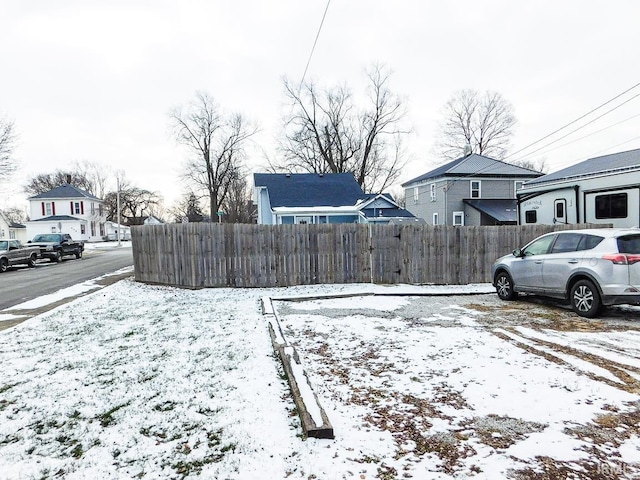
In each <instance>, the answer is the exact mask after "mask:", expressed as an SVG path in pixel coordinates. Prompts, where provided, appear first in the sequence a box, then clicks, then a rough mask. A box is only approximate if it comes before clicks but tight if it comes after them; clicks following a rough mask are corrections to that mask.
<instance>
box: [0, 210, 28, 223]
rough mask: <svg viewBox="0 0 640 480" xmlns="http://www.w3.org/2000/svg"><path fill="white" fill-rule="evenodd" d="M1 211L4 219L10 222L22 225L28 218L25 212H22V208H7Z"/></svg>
mask: <svg viewBox="0 0 640 480" xmlns="http://www.w3.org/2000/svg"><path fill="white" fill-rule="evenodd" d="M1 211H2V213H3V214H4V216H5V218H6V219H7V220H9V221H10V222H14V223H24V222H25V221H26V220H28V219H29V217H28V216H27V212H26V211H25V210H24V208H20V207H8V208H5V209H4V210H1Z"/></svg>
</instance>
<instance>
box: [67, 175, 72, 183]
mask: <svg viewBox="0 0 640 480" xmlns="http://www.w3.org/2000/svg"><path fill="white" fill-rule="evenodd" d="M67 184H68V185H71V174H69V173H67Z"/></svg>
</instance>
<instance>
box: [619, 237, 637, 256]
mask: <svg viewBox="0 0 640 480" xmlns="http://www.w3.org/2000/svg"><path fill="white" fill-rule="evenodd" d="M618 252H620V253H635V254H640V235H625V236H624V237H618Z"/></svg>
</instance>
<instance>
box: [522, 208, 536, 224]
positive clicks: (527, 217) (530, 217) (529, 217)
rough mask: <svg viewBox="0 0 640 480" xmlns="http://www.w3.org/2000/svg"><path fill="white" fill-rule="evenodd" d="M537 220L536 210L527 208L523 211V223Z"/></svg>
mask: <svg viewBox="0 0 640 480" xmlns="http://www.w3.org/2000/svg"><path fill="white" fill-rule="evenodd" d="M537 221H538V211H537V210H527V211H526V212H524V223H536V222H537Z"/></svg>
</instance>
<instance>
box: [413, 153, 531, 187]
mask: <svg viewBox="0 0 640 480" xmlns="http://www.w3.org/2000/svg"><path fill="white" fill-rule="evenodd" d="M540 175H542V172H537V171H535V170H530V169H528V168H524V167H519V166H517V165H513V164H511V163H507V162H503V161H502V160H496V159H494V158H490V157H485V156H483V155H478V154H477V153H472V154H471V155H467V156H466V157H460V158H457V159H455V160H453V161H451V162H449V163H445V164H444V165H440V166H439V167H437V168H435V169H434V170H431V171H429V172H427V173H425V174H423V175H420V176H419V177H416V178H413V179H411V180H409V181H407V182H405V183H403V184H402V186H403V187H406V186H408V185H411V184H412V183H419V182H423V181H425V180H435V179H436V178H440V177H460V176H463V177H471V176H473V177H483V176H484V177H527V178H536V177H539V176H540Z"/></svg>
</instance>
